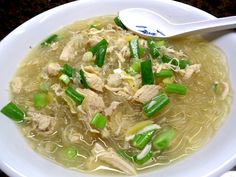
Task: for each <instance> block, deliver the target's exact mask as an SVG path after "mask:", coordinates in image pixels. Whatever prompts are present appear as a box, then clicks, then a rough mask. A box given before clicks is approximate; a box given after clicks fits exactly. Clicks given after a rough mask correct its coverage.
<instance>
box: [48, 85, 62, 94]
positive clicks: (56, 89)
mask: <svg viewBox="0 0 236 177" xmlns="http://www.w3.org/2000/svg"><path fill="white" fill-rule="evenodd" d="M51 89H52V90H53V91H54V92H55V94H56V96H61V95H63V94H64V90H63V89H62V88H61V86H60V84H53V85H52V86H51Z"/></svg>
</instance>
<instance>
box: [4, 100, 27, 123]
mask: <svg viewBox="0 0 236 177" xmlns="http://www.w3.org/2000/svg"><path fill="white" fill-rule="evenodd" d="M1 113H3V114H4V115H6V116H7V117H9V118H10V119H12V120H14V121H16V122H22V121H23V120H24V118H25V112H24V111H23V110H21V109H20V108H19V107H18V106H17V105H16V104H14V103H12V102H10V103H8V104H7V105H6V106H4V107H3V108H2V109H1Z"/></svg>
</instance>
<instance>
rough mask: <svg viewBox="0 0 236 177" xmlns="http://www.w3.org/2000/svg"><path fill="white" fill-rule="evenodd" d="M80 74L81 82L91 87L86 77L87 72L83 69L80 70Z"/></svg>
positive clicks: (86, 86) (84, 85)
mask: <svg viewBox="0 0 236 177" xmlns="http://www.w3.org/2000/svg"><path fill="white" fill-rule="evenodd" d="M79 74H80V82H81V84H82V85H83V87H84V88H89V85H88V82H87V80H86V77H85V73H84V71H83V70H82V69H80V70H79Z"/></svg>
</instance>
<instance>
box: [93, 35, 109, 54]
mask: <svg viewBox="0 0 236 177" xmlns="http://www.w3.org/2000/svg"><path fill="white" fill-rule="evenodd" d="M101 46H106V47H107V46H108V42H107V40H106V39H102V40H101V41H100V42H98V43H97V44H96V45H95V46H93V47H92V48H90V49H89V51H90V52H92V53H93V55H95V54H96V53H97V52H98V50H99V49H100V47H101Z"/></svg>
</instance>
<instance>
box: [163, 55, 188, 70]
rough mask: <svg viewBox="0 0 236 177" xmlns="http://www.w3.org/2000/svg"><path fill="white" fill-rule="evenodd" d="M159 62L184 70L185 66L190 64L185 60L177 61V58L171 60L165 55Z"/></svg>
mask: <svg viewBox="0 0 236 177" xmlns="http://www.w3.org/2000/svg"><path fill="white" fill-rule="evenodd" d="M161 60H162V62H163V63H171V64H172V65H174V66H179V67H180V69H184V68H186V66H187V65H189V64H190V62H189V61H188V60H185V59H181V60H178V59H177V58H171V57H169V56H167V55H163V56H162V58H161Z"/></svg>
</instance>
